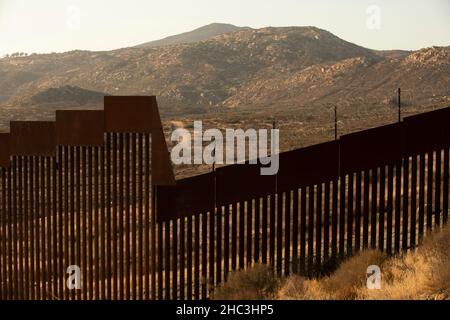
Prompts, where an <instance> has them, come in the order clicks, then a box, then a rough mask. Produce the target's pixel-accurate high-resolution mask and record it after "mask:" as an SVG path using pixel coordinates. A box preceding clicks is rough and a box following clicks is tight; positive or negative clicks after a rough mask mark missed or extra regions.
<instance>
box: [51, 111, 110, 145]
mask: <svg viewBox="0 0 450 320" xmlns="http://www.w3.org/2000/svg"><path fill="white" fill-rule="evenodd" d="M104 132H105V120H104V111H103V110H57V111H56V141H57V144H58V145H67V146H99V145H102V144H103V143H104V137H103V134H104Z"/></svg>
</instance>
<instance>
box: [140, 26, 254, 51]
mask: <svg viewBox="0 0 450 320" xmlns="http://www.w3.org/2000/svg"><path fill="white" fill-rule="evenodd" d="M247 29H250V28H247V27H236V26H234V25H232V24H226V23H211V24H208V25H206V26H203V27H200V28H197V29H195V30H192V31H189V32H184V33H181V34H177V35H174V36H170V37H166V38H164V39H160V40H155V41H150V42H146V43H143V44H140V45H137V46H136V47H137V48H154V47H162V46H167V45H174V44H182V43H193V42H198V41H204V40H208V39H211V38H214V37H215V36H218V35H221V34H224V33H230V32H236V31H241V30H247Z"/></svg>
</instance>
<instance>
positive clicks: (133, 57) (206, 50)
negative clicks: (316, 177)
mask: <svg viewBox="0 0 450 320" xmlns="http://www.w3.org/2000/svg"><path fill="white" fill-rule="evenodd" d="M448 74H450V47H433V48H427V49H422V50H419V51H415V52H394V53H390V54H389V53H386V52H385V53H380V52H377V51H374V50H370V49H366V48H363V47H360V46H357V45H355V44H352V43H349V42H347V41H345V40H342V39H340V38H338V37H336V36H335V35H333V34H331V33H329V32H327V31H325V30H321V29H318V28H315V27H283V28H262V29H245V30H240V31H237V32H231V33H225V34H221V35H218V36H215V37H213V38H211V39H208V40H204V41H200V42H193V43H185V44H174V45H170V46H160V47H151V48H142V47H141V48H126V49H120V50H114V51H108V52H88V51H72V52H67V53H62V54H46V55H32V56H28V57H20V58H9V59H0V96H1V99H2V100H3V101H6V102H4V105H5V104H6V105H7V106H8V108H14V107H20V105H21V101H23V96H29V97H31V96H33V95H36V94H38V93H39V92H42V91H45V90H47V89H49V88H59V87H63V86H66V85H70V86H76V87H82V88H85V89H87V90H93V91H97V92H104V93H107V94H114V95H116V94H126V95H136V94H137V95H151V94H154V95H157V96H158V99H159V101H160V104H161V108H162V112H163V113H173V112H177V113H193V112H205V111H207V110H209V109H211V108H215V109H216V108H231V107H233V108H236V107H239V106H245V105H254V106H261V107H264V106H274V105H277V106H282V105H295V106H298V107H301V106H304V105H309V106H311V105H315V104H319V105H323V104H328V103H333V104H338V105H339V104H343V105H358V104H361V103H363V104H366V105H371V104H373V105H378V104H385V105H386V104H389V103H390V101H391V99H392V98H393V97H394V95H395V94H394V92H395V90H396V88H398V87H402V89H403V92H404V95H405V99H404V101H405V102H408V103H412V104H415V105H422V104H427V105H429V104H448V103H449V99H450V98H449V97H450V89H449V88H450V77H448Z"/></svg>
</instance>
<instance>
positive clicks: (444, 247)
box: [278, 227, 450, 300]
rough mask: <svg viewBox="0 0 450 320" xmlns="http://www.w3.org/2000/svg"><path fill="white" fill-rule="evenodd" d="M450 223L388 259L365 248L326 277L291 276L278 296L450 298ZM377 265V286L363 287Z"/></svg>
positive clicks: (291, 297) (282, 297) (304, 297)
mask: <svg viewBox="0 0 450 320" xmlns="http://www.w3.org/2000/svg"><path fill="white" fill-rule="evenodd" d="M449 246H450V227H446V228H444V229H443V230H442V231H441V232H439V233H435V234H433V235H431V236H430V237H428V238H427V240H426V241H425V242H424V244H423V246H421V247H420V248H418V249H417V250H415V251H410V252H408V253H406V254H403V255H399V256H396V257H392V258H390V259H388V258H387V257H386V256H384V255H382V254H380V253H378V252H376V251H366V252H364V253H362V254H360V255H358V256H356V257H354V258H352V259H350V260H348V261H346V262H344V263H343V264H342V265H341V266H340V267H339V269H338V270H337V271H336V272H335V273H334V274H332V275H331V276H329V277H326V278H323V279H320V280H307V279H304V278H301V277H298V276H292V277H290V278H289V279H287V280H286V282H285V283H284V285H283V287H282V288H281V290H280V291H279V292H278V298H279V299H346V300H348V299H450V249H449ZM373 264H375V265H379V266H380V268H381V272H382V287H381V289H380V290H369V289H367V287H366V269H367V267H368V266H369V265H373Z"/></svg>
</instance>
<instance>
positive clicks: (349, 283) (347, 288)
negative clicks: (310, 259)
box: [278, 250, 386, 300]
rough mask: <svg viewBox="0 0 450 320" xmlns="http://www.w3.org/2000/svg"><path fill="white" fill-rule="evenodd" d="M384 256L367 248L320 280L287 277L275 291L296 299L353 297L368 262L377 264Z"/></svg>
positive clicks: (363, 281) (284, 297)
mask: <svg viewBox="0 0 450 320" xmlns="http://www.w3.org/2000/svg"><path fill="white" fill-rule="evenodd" d="M385 259H386V256H385V255H384V254H382V253H381V252H379V251H375V250H369V251H365V252H361V253H360V254H358V255H357V256H355V257H353V258H351V259H349V260H346V261H344V262H342V264H341V265H340V266H339V268H338V269H337V270H336V272H334V273H333V274H331V275H330V276H326V277H323V278H320V279H306V278H303V277H300V276H291V277H289V278H288V279H287V280H286V282H285V283H284V285H283V287H282V288H281V290H280V291H279V292H278V298H280V299H285V300H289V299H298V300H310V299H311V300H323V299H333V300H334V299H336V300H349V299H356V298H357V297H358V294H359V289H360V287H361V286H362V285H365V284H366V271H367V267H368V266H369V265H381V263H382V262H383V261H384V260H385Z"/></svg>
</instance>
